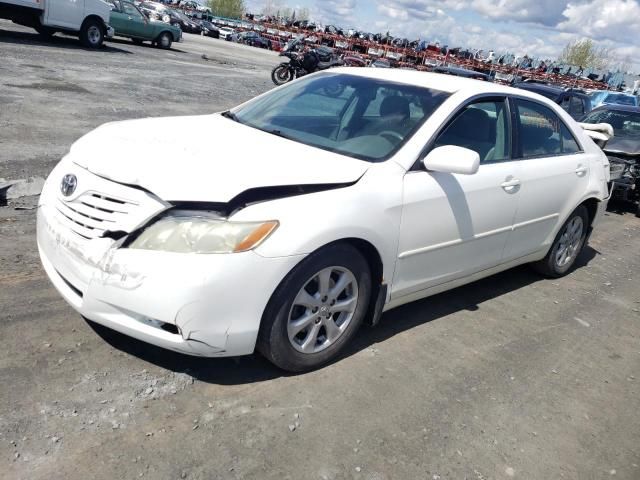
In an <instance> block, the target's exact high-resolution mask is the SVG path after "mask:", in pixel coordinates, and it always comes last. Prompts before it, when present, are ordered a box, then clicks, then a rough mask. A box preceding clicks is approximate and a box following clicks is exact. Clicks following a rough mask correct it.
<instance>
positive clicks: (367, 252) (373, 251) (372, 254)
mask: <svg viewBox="0 0 640 480" xmlns="http://www.w3.org/2000/svg"><path fill="white" fill-rule="evenodd" d="M337 244H346V245H350V246H351V247H353V248H355V249H356V250H357V251H358V252H359V253H361V254H362V256H363V257H364V259H365V261H366V262H367V265H368V266H369V271H370V273H371V296H370V298H369V305H368V308H367V316H366V318H365V320H364V321H365V323H369V324H375V323H377V321H376V320H377V319H376V318H374V317H375V315H376V314H377V313H381V311H380V312H377V310H378V309H377V308H376V305H377V304H378V303H379V302H380V300H379V298H378V297H379V296H380V293H381V292H382V293H384V294H385V298H383V299H382V304H384V303H386V292H387V289H386V288H384V278H383V276H384V264H383V261H382V255H381V254H380V251H379V250H378V248H376V246H375V245H374V244H373V243H371V242H370V241H368V240H365V239H363V238H359V237H344V238H339V239H337V240H333V241H331V242H328V243H325V244H323V245H321V246H319V247H317V248H315V249H314V250H313V251H311V252H309V253H308V254H307V255H305V258H307V257H309V256H311V255H313V254H315V253H317V252H319V251H321V250H323V249H325V248H327V247H329V246H331V245H337ZM296 267H297V265H296V266H294V267H293V268H292V269H291V270H290V271H289V272H288V273H287V274H286V275H284V277H283V278H282V279H281V280H280V282H279V283H278V284H277V285H276V287H275V288H274V289H273V292H271V295H270V296H269V300H268V301H267V303H266V305H265V307H264V309H263V312H262V316H261V319H260V325H262V323H263V321H262V320H263V319H264V316H265V314H266V313H267V310H268V309H269V307H270V306H271V304H272V300H273V298H274V295H275V294H276V292H277V291H278V289H279V288H280V285H281V284H282V282H284V281H285V279H286V278H287V277H288V276H289V274H290V273H291V272H292V271H293V270H294V269H295V268H296Z"/></svg>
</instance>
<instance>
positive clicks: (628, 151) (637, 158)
mask: <svg viewBox="0 0 640 480" xmlns="http://www.w3.org/2000/svg"><path fill="white" fill-rule="evenodd" d="M582 122H584V123H588V124H597V123H607V124H609V125H611V127H612V128H613V131H614V137H613V138H612V139H611V140H610V141H609V142H608V143H607V144H606V145H605V147H604V152H605V153H606V154H607V157H608V158H609V162H610V163H611V175H610V177H611V190H612V192H611V193H612V198H613V199H616V200H621V201H623V202H633V203H634V204H635V205H636V216H638V217H640V107H631V106H626V105H604V106H602V107H598V108H596V109H595V110H593V111H592V112H591V113H590V114H588V115H586V116H585V117H584V119H582Z"/></svg>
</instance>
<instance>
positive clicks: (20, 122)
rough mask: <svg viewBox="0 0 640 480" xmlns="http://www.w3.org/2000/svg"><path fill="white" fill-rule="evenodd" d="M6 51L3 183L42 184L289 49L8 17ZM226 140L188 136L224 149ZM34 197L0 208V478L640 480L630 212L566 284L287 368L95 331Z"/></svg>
mask: <svg viewBox="0 0 640 480" xmlns="http://www.w3.org/2000/svg"><path fill="white" fill-rule="evenodd" d="M202 55H206V57H207V59H204V58H202ZM0 59H1V61H0V84H1V86H2V88H1V90H0V145H1V146H0V177H4V178H7V179H15V178H23V177H28V176H44V175H46V174H47V172H48V171H49V170H50V169H51V167H52V166H53V165H54V164H55V163H56V161H57V160H58V159H59V158H60V157H61V156H62V155H63V154H64V153H65V152H66V150H67V149H68V147H69V145H70V144H71V143H72V142H73V141H74V140H75V139H77V138H78V137H79V136H81V135H82V134H84V133H86V132H88V131H89V130H91V129H92V128H94V127H96V126H97V125H99V124H101V123H103V122H106V121H111V120H119V119H124V118H135V117H144V116H159V115H169V114H170V115H177V114H195V113H206V112H211V111H215V110H220V109H223V108H225V107H228V106H231V105H234V104H237V103H239V102H241V101H242V100H244V99H247V98H250V97H251V96H253V95H255V94H257V93H260V92H262V91H265V90H266V89H268V88H270V87H271V84H270V80H269V70H270V68H271V67H272V66H273V65H274V64H275V63H276V62H277V57H275V54H272V53H269V52H262V51H258V50H255V49H251V48H248V47H243V46H239V45H230V44H228V43H225V42H222V41H216V40H213V39H208V38H200V37H194V36H190V35H186V38H185V42H184V43H181V44H178V45H176V46H175V48H174V49H172V50H171V51H168V52H166V51H162V50H157V49H154V48H151V47H137V46H134V45H132V44H131V43H129V42H127V41H122V42H120V41H117V42H109V43H108V47H107V48H105V49H103V50H101V51H99V52H92V51H88V50H84V49H82V48H80V47H79V46H78V44H77V43H76V41H75V40H73V39H70V38H59V39H58V38H56V39H55V41H52V42H50V43H44V42H41V41H40V40H39V38H38V37H37V36H36V35H35V34H34V33H33V32H31V31H30V30H28V29H23V28H21V27H16V26H14V25H12V24H10V23H8V22H4V21H0ZM167 134H169V135H170V132H167ZM214 138H215V137H214V132H212V137H211V139H209V138H202V139H201V138H193V139H184V141H194V142H195V141H200V142H211V148H212V153H215V139H214ZM34 205H35V198H33V197H32V198H24V199H20V200H17V201H14V202H12V203H10V204H9V206H7V207H3V208H0V307H1V310H0V312H1V313H0V338H1V339H2V340H3V344H4V347H3V348H2V349H0V385H1V387H0V471H1V472H2V478H7V479H18V478H21V479H28V480H38V479H86V478H91V479H115V478H117V479H133V478H140V477H143V478H153V479H178V478H194V479H214V478H220V479H232V478H238V479H245V478H251V479H254V478H255V479H294V480H297V479H352V478H353V479H368V480H383V479H489V478H495V479H500V478H521V479H560V478H564V479H580V480H583V479H602V478H621V479H635V480H637V479H639V478H640V467H639V466H638V465H640V416H639V415H638V412H639V411H640V313H639V312H640V292H639V291H638V282H639V280H640V257H639V256H638V251H640V235H639V234H640V220H639V219H637V218H635V217H634V216H633V215H631V214H624V213H622V214H621V213H609V214H608V215H607V216H606V217H605V218H604V220H603V222H602V223H601V225H600V226H599V228H598V229H597V230H596V232H595V233H594V236H593V238H592V241H591V247H590V248H588V249H586V251H585V253H584V254H583V256H582V258H581V259H580V266H579V268H578V269H577V270H576V271H575V272H574V273H572V274H571V275H569V276H568V277H566V278H564V279H561V280H556V281H551V280H542V279H541V278H540V277H538V276H537V275H535V274H534V273H532V272H531V271H530V270H529V269H528V268H526V267H523V268H518V269H515V270H512V271H509V272H506V273H503V274H500V275H496V276H494V277H491V278H488V279H485V280H483V281H480V282H477V283H475V284H472V285H470V286H467V287H463V288H459V289H456V290H454V291H451V292H449V293H446V294H442V295H438V296H435V297H432V298H430V299H426V300H423V301H420V302H416V303H414V304H411V305H408V306H405V307H401V308H398V309H396V310H393V311H391V312H388V313H387V314H385V315H384V316H383V319H382V322H381V324H380V325H379V326H378V327H376V328H373V329H371V328H364V329H363V330H362V331H361V334H360V335H359V337H358V338H357V341H356V342H355V345H353V347H352V348H351V349H350V350H349V351H348V352H346V354H345V355H344V356H343V358H342V359H340V360H339V361H338V362H336V363H334V364H332V365H330V366H328V367H326V368H324V369H322V370H319V371H316V372H313V373H308V374H305V375H297V376H289V375H284V374H283V373H282V372H281V371H279V370H277V369H275V368H274V367H272V366H271V365H270V364H268V363H267V362H266V361H265V360H263V359H262V358H260V357H259V356H251V357H243V358H239V359H216V360H207V359H197V358H191V357H186V356H181V355H178V354H174V353H170V352H166V351H162V350H160V349H157V348H155V347H152V346H149V345H145V344H142V343H140V342H136V341H134V340H132V339H129V338H127V337H123V336H121V335H119V334H117V333H114V332H111V331H108V330H106V329H103V328H98V327H96V326H91V325H90V324H88V323H86V322H84V321H83V320H82V318H80V317H79V316H78V315H77V314H75V313H74V312H73V311H72V309H71V308H70V307H69V306H67V305H66V303H65V302H64V301H63V300H62V299H61V298H60V296H59V295H57V294H56V292H55V291H54V289H53V288H52V286H51V285H50V284H49V282H48V281H47V279H46V277H45V275H44V273H43V271H42V269H41V267H40V264H39V260H38V255H37V250H36V246H35V211H34V210H33V207H34Z"/></svg>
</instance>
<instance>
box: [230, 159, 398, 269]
mask: <svg viewBox="0 0 640 480" xmlns="http://www.w3.org/2000/svg"><path fill="white" fill-rule="evenodd" d="M403 175H404V170H403V169H402V167H400V166H399V165H397V164H395V163H394V162H385V163H383V164H375V165H374V166H373V167H371V168H370V169H369V170H367V172H366V173H365V174H364V175H363V177H362V178H361V179H360V180H359V181H358V182H356V183H355V184H353V185H351V186H347V187H344V188H337V189H333V190H326V191H322V192H316V193H310V194H306V195H299V196H294V197H288V198H282V199H278V200H273V201H268V202H263V203H258V204H254V205H251V206H248V207H246V208H245V209H243V210H240V211H239V212H238V213H236V214H235V215H233V220H238V221H245V220H246V221H249V220H250V221H257V220H278V221H279V222H280V225H279V227H278V229H276V230H275V232H274V233H273V234H272V235H271V236H270V237H269V238H268V239H267V240H266V241H265V242H264V243H263V244H262V245H260V246H259V247H258V248H257V249H256V253H257V254H258V255H261V256H264V257H280V256H290V255H306V254H309V253H311V252H314V251H316V250H318V249H319V248H321V247H323V246H325V245H327V244H329V243H332V242H335V241H338V240H342V239H351V238H353V239H360V240H364V241H366V242H368V243H370V244H371V245H373V246H374V247H375V249H376V250H377V251H378V254H379V255H380V258H381V259H382V264H383V276H384V279H385V280H387V281H390V280H391V279H392V278H393V271H394V269H395V262H396V258H397V252H398V236H399V231H400V219H401V215H402V178H403Z"/></svg>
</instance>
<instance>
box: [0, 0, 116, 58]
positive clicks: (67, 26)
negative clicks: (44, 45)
mask: <svg viewBox="0 0 640 480" xmlns="http://www.w3.org/2000/svg"><path fill="white" fill-rule="evenodd" d="M110 13H111V6H110V5H109V4H108V3H106V2H104V1H103V0H0V18H6V19H9V20H12V21H13V22H14V23H18V24H20V25H25V26H27V27H33V28H35V29H36V30H37V31H38V33H40V34H41V35H44V36H47V37H49V36H51V35H53V34H54V33H56V32H64V33H68V34H71V35H78V37H79V38H80V41H81V42H82V43H83V44H84V45H85V46H87V47H89V48H98V47H100V46H102V43H103V42H104V39H105V38H110V37H112V36H113V34H114V30H113V28H112V27H111V26H109V15H110Z"/></svg>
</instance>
